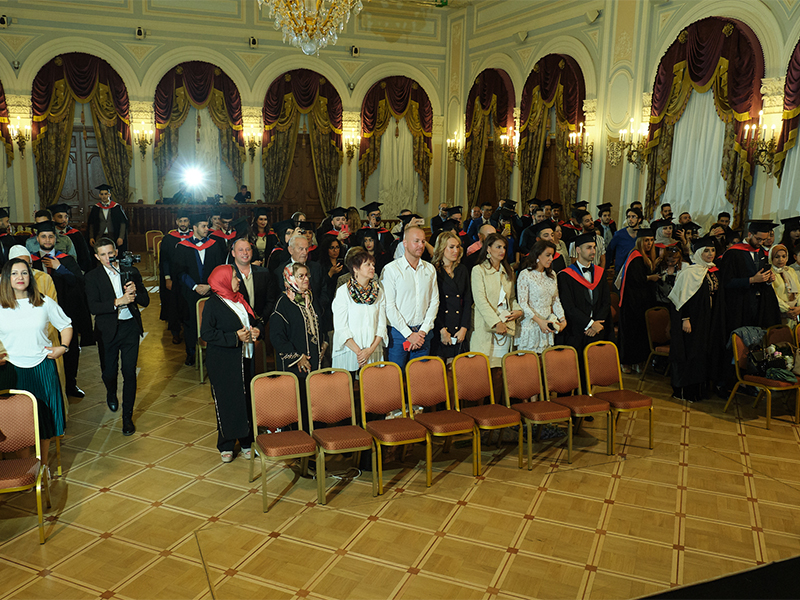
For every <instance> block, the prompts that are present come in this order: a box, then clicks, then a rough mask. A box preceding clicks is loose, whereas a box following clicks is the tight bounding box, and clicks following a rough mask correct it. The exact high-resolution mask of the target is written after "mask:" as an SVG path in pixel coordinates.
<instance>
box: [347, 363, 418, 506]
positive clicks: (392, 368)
mask: <svg viewBox="0 0 800 600" xmlns="http://www.w3.org/2000/svg"><path fill="white" fill-rule="evenodd" d="M359 389H360V393H361V422H362V423H363V424H364V429H366V430H367V432H368V433H369V434H370V435H371V436H372V440H373V441H372V472H373V473H375V472H377V473H378V481H377V484H376V482H375V478H374V477H373V479H372V495H373V496H377V495H378V494H383V460H382V458H381V447H382V446H402V445H406V444H416V443H417V442H425V445H426V448H425V463H426V465H425V466H426V471H425V475H426V484H427V485H428V487H430V485H431V459H430V456H431V434H430V433H429V432H428V430H427V429H425V427H423V426H422V425H421V424H420V423H417V422H415V421H414V419H413V418H411V415H410V414H409V412H410V411H409V410H408V409H407V407H406V398H405V391H404V390H403V371H402V370H401V369H400V367H399V366H398V365H396V364H395V363H390V362H375V363H370V364H368V365H365V366H363V367H361V371H360V374H359ZM395 410H400V413H401V414H402V417H397V418H394V419H384V420H377V421H367V413H375V414H383V415H386V414H388V413H390V412H392V411H395ZM376 469H377V471H376Z"/></svg>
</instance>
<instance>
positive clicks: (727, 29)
mask: <svg viewBox="0 0 800 600" xmlns="http://www.w3.org/2000/svg"><path fill="white" fill-rule="evenodd" d="M722 33H724V34H725V37H731V34H732V33H733V23H726V25H725V27H723V28H722Z"/></svg>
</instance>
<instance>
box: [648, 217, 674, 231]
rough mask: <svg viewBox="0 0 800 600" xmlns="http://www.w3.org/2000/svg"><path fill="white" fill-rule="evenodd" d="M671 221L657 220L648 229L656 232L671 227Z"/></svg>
mask: <svg viewBox="0 0 800 600" xmlns="http://www.w3.org/2000/svg"><path fill="white" fill-rule="evenodd" d="M672 225H673V223H672V219H657V220H655V221H652V222H651V223H650V229H653V230H656V229H661V228H662V227H672Z"/></svg>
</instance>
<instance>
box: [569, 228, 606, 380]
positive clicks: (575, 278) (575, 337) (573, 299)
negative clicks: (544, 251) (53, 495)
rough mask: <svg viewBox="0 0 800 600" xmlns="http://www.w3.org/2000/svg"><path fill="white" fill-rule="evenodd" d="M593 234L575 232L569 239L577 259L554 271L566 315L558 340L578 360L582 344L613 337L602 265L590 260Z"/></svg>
mask: <svg viewBox="0 0 800 600" xmlns="http://www.w3.org/2000/svg"><path fill="white" fill-rule="evenodd" d="M596 237H597V236H596V235H595V234H594V233H582V234H580V235H578V236H576V237H575V239H574V240H573V242H574V244H575V252H576V254H577V257H578V258H577V261H576V262H575V263H574V264H572V265H570V266H569V267H567V268H566V269H564V270H563V271H561V272H559V274H558V275H557V279H558V295H559V298H560V299H561V306H563V308H564V316H565V317H566V319H567V326H566V328H565V329H564V331H562V332H561V334H560V335H559V338H560V339H559V342H558V343H560V344H566V345H568V346H572V347H573V348H575V350H577V352H578V357H579V360H580V361H581V362H583V349H584V348H585V347H586V346H588V345H589V344H591V343H592V342H597V341H600V340H608V341H613V340H614V324H613V323H612V322H611V296H610V294H609V289H608V280H607V279H606V277H605V274H604V271H603V269H601V268H600V267H599V266H597V265H595V264H594V257H595V252H596V251H597V248H596V246H597V241H596ZM581 376H583V369H581Z"/></svg>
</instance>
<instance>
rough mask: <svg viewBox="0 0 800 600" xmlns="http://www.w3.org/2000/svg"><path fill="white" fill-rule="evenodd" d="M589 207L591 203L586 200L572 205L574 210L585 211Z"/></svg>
mask: <svg viewBox="0 0 800 600" xmlns="http://www.w3.org/2000/svg"><path fill="white" fill-rule="evenodd" d="M587 206H589V203H588V202H587V201H586V200H581V201H580V202H576V203H575V204H573V205H572V207H573V208H582V209H583V210H586V207H587Z"/></svg>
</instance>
